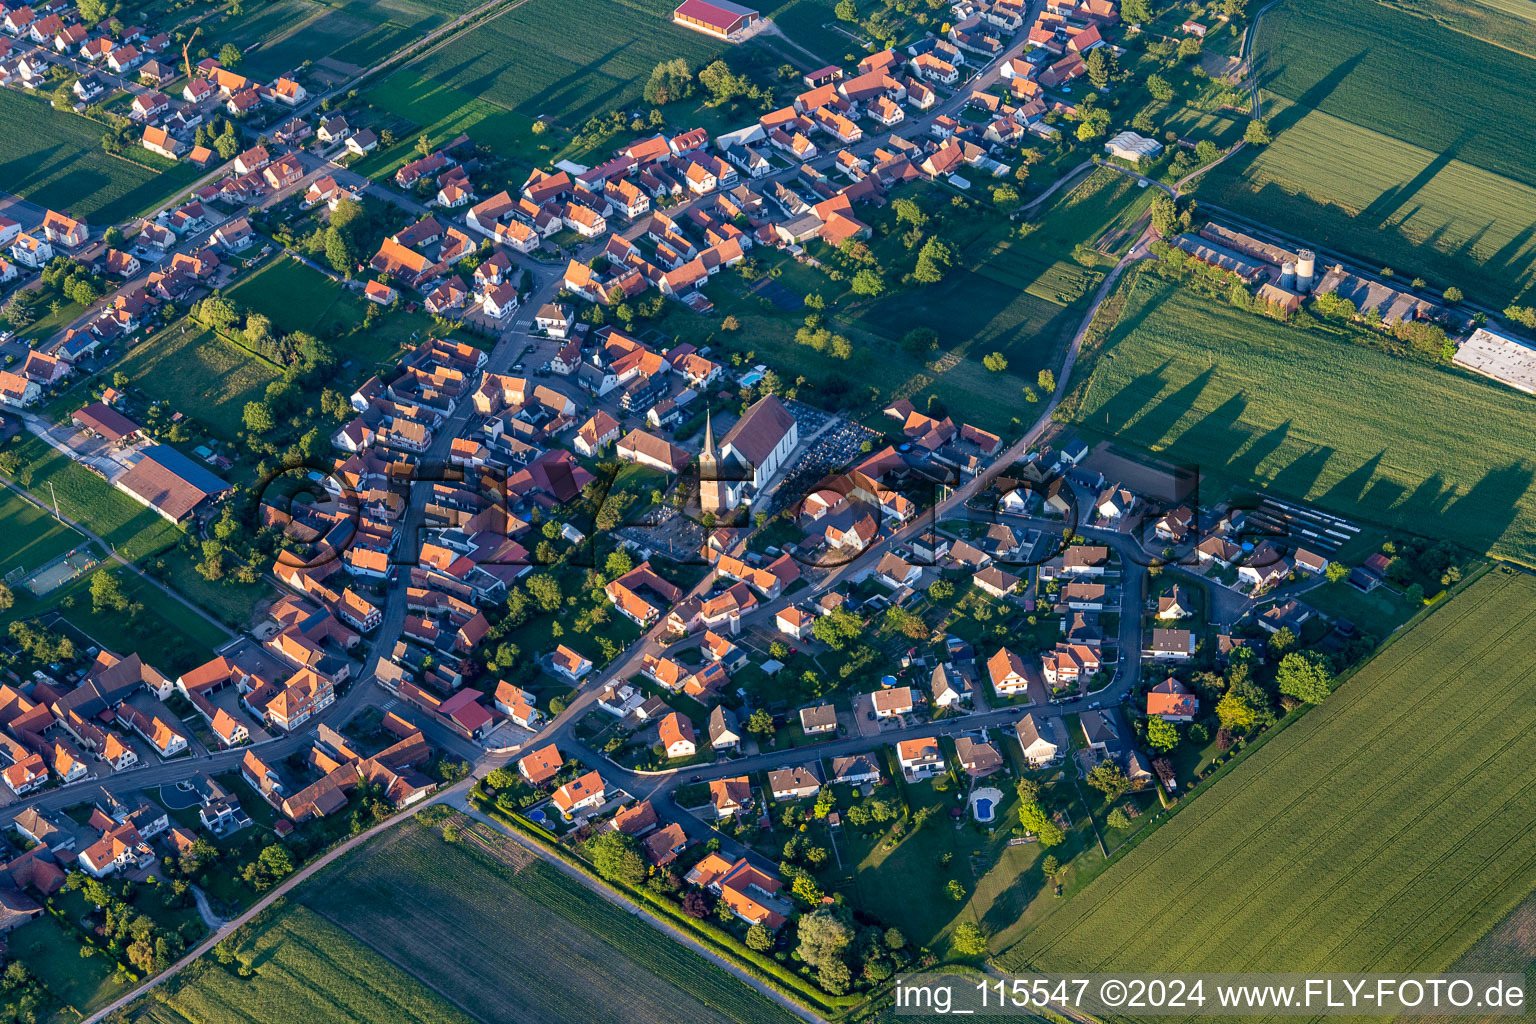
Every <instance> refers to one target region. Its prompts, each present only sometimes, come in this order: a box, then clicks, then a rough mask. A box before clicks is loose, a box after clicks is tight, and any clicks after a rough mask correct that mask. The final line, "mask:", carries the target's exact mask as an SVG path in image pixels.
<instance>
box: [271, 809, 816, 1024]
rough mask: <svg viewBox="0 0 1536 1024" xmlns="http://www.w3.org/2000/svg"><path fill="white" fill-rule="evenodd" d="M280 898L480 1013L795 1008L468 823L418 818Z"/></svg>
mask: <svg viewBox="0 0 1536 1024" xmlns="http://www.w3.org/2000/svg"><path fill="white" fill-rule="evenodd" d="M464 824H467V823H466V822H463V821H461V825H464ZM477 827H478V826H477ZM523 856H526V854H524V855H523ZM293 898H294V899H295V901H296V902H299V903H301V904H303V906H304V907H307V908H310V909H312V910H314V911H316V912H317V913H318V914H320V915H321V916H323V917H324V918H326V919H327V920H329V921H331V922H333V923H334V924H336V925H338V926H339V927H340V928H342V929H345V930H346V931H348V932H350V933H351V934H352V935H354V936H356V937H357V938H358V939H359V940H361V941H363V942H366V943H368V944H369V945H370V946H372V947H373V948H374V949H375V950H377V951H378V952H379V953H380V954H382V955H383V956H384V957H387V958H388V959H389V960H390V961H392V962H393V963H395V964H397V965H400V966H401V967H403V968H404V969H405V970H407V971H410V972H412V973H413V974H415V975H416V976H417V977H418V978H420V979H421V981H422V982H423V983H425V984H427V985H430V986H431V987H433V988H434V989H437V990H438V991H440V992H442V993H443V994H444V995H445V996H447V997H448V998H449V999H451V1000H452V1001H453V1002H454V1003H455V1004H457V1005H458V1007H460V1008H461V1009H462V1010H464V1011H465V1012H467V1013H470V1014H472V1015H473V1016H474V1017H476V1018H477V1019H479V1020H482V1021H486V1022H490V1021H496V1022H498V1024H500V1022H511V1024H535V1022H541V1021H549V1020H560V1021H565V1022H570V1024H583V1022H593V1024H599V1022H601V1024H606V1022H607V1021H611V1020H615V1019H619V1018H622V1019H624V1020H626V1021H634V1022H636V1024H647V1022H656V1024H662V1022H672V1021H680V1020H688V1021H702V1022H731V1021H734V1022H739V1024H789V1022H791V1021H793V1020H794V1018H793V1017H792V1016H791V1015H790V1014H789V1013H787V1012H786V1011H784V1010H782V1009H780V1008H779V1007H778V1006H776V1005H775V1004H773V1003H772V1002H770V1001H769V1000H768V999H766V998H765V997H763V996H761V995H759V994H758V993H756V992H755V991H753V990H752V989H749V988H748V987H747V986H745V985H743V984H742V983H741V982H739V981H737V980H736V979H734V978H732V977H730V976H729V975H727V974H726V973H724V972H723V971H721V970H719V969H718V968H716V967H714V966H712V965H706V964H705V963H704V961H702V960H701V959H700V958H699V957H698V955H697V954H695V953H694V952H693V951H692V950H691V949H689V948H687V947H685V946H683V945H682V944H680V943H678V942H675V941H673V940H671V939H670V938H667V937H664V936H662V935H659V934H657V932H656V931H655V930H654V929H652V928H651V927H650V925H648V924H646V923H645V922H644V921H641V920H637V919H636V918H635V917H634V916H633V915H632V914H630V913H629V912H628V911H627V910H625V909H622V908H620V907H617V906H615V905H613V904H611V903H609V902H608V901H606V900H604V899H603V898H602V897H600V896H598V895H597V894H596V893H593V892H592V891H590V890H589V889H587V888H586V887H585V886H584V885H582V883H581V882H579V881H576V880H574V879H571V878H568V877H567V876H566V875H564V874H562V873H561V872H560V871H559V870H558V869H556V868H554V867H551V866H550V865H548V864H546V863H545V862H543V861H542V860H536V859H530V860H526V861H520V862H519V863H518V864H517V865H516V866H515V868H514V867H511V866H508V865H507V864H506V863H503V862H502V861H501V860H499V859H493V858H492V857H491V856H490V855H488V854H486V853H485V852H484V850H483V848H482V847H481V846H480V845H479V842H478V841H477V840H475V839H473V838H472V837H470V836H463V837H461V839H460V841H459V842H458V843H456V844H449V843H446V842H444V841H443V839H442V838H441V837H440V836H439V835H438V834H436V833H434V832H433V831H431V830H430V829H428V828H427V827H426V826H424V825H421V824H419V823H410V824H406V825H403V826H401V827H399V828H397V829H396V830H394V831H393V832H391V833H390V834H389V835H388V836H387V837H384V838H383V839H381V840H379V841H375V842H372V843H369V844H368V845H367V846H365V847H363V848H362V849H360V850H358V851H356V852H354V853H352V854H350V855H348V856H347V857H346V858H344V859H343V860H341V861H340V862H339V863H338V864H337V865H336V866H334V867H332V868H329V869H327V871H326V872H324V873H323V875H322V876H321V877H319V878H317V879H315V880H314V881H313V882H311V883H310V884H309V885H307V886H305V887H304V888H303V889H301V890H299V892H298V893H296V894H295V895H294V897H293ZM487 949H494V950H495V951H496V955H495V956H492V957H487V956H486V955H485V951H486V950H487ZM552 951H558V955H552ZM391 973H393V972H391ZM573 979H580V982H579V983H574V982H573Z"/></svg>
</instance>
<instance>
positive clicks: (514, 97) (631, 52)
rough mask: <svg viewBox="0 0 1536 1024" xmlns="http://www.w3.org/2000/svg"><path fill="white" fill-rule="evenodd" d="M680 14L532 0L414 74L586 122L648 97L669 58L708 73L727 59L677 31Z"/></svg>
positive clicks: (512, 105)
mask: <svg viewBox="0 0 1536 1024" xmlns="http://www.w3.org/2000/svg"><path fill="white" fill-rule="evenodd" d="M672 6H675V5H672ZM670 10H671V7H670V6H667V5H663V4H656V3H644V4H643V5H641V4H638V3H637V2H636V0H631V2H630V3H622V2H620V0H588V2H587V3H583V4H571V3H566V2H563V0H530V2H528V3H526V4H524V5H522V6H521V7H518V8H516V9H514V10H511V11H509V12H507V13H506V14H503V15H500V16H498V17H495V18H491V19H488V20H487V21H485V22H484V23H482V24H480V25H477V26H476V27H475V28H473V29H471V30H470V31H468V32H466V33H464V34H463V35H461V36H459V37H457V38H455V39H454V40H453V41H452V42H450V43H448V44H447V45H445V46H443V47H442V48H441V49H439V50H437V51H435V52H434V53H433V54H432V56H431V57H429V58H428V59H427V60H425V61H424V62H422V63H421V64H418V65H413V66H412V67H411V68H410V69H409V72H410V73H414V74H420V75H422V76H423V77H425V78H428V79H431V80H432V81H434V82H436V83H438V84H440V85H446V86H448V87H449V88H452V89H456V90H460V91H462V92H464V93H466V94H468V95H470V96H476V97H480V98H483V99H486V100H489V101H490V102H492V103H495V104H498V105H500V106H502V107H505V108H507V109H509V110H514V111H517V112H519V113H521V114H525V115H527V116H529V117H539V116H550V117H556V118H564V119H569V120H571V121H572V122H577V121H579V120H581V119H584V118H586V117H588V116H590V115H592V114H595V113H598V112H601V111H607V110H612V109H615V108H616V107H621V106H622V105H624V104H627V103H633V102H636V101H638V100H639V98H640V92H641V88H642V86H643V85H644V84H645V80H646V77H647V76H649V75H650V73H651V69H652V68H654V67H655V66H656V65H657V64H658V63H659V62H661V61H664V60H671V59H672V58H674V57H682V58H684V59H686V60H687V61H688V62H689V63H690V64H691V65H692V66H693V67H694V68H699V67H702V66H703V65H704V64H706V63H708V62H709V61H710V60H711V59H713V58H714V57H715V56H716V55H717V54H718V52H719V50H720V47H719V46H718V45H716V44H714V43H712V42H711V41H710V40H709V39H708V38H707V37H704V36H701V35H698V34H696V33H692V32H688V31H686V30H683V29H679V28H674V27H673V26H672V25H671V24H670ZM512 55H516V57H515V59H511V57H512Z"/></svg>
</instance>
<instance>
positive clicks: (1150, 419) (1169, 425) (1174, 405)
mask: <svg viewBox="0 0 1536 1024" xmlns="http://www.w3.org/2000/svg"><path fill="white" fill-rule="evenodd" d="M1215 375H1216V371H1215V369H1214V368H1210V369H1206V370H1204V371H1202V372H1201V373H1200V374H1198V375H1196V376H1195V377H1192V378H1190V380H1189V383H1187V384H1185V385H1183V386H1182V387H1180V388H1179V389H1177V390H1176V391H1173V392H1170V393H1169V394H1168V395H1166V396H1164V397H1162V398H1160V399H1157V400H1156V401H1155V402H1153V403H1151V404H1149V405H1148V406H1147V407H1146V408H1145V409H1143V410H1142V412H1141V415H1140V416H1138V417H1137V418H1136V419H1134V420H1129V421H1127V424H1126V426H1127V427H1128V428H1129V429H1130V430H1132V431H1134V432H1135V433H1137V434H1140V435H1142V437H1144V438H1145V439H1146V440H1147V441H1148V442H1157V441H1164V440H1168V439H1170V437H1171V435H1172V434H1173V428H1174V427H1175V426H1176V425H1177V424H1178V422H1179V421H1180V420H1181V419H1183V418H1184V417H1186V416H1188V415H1189V414H1190V411H1191V410H1192V409H1194V408H1195V406H1196V405H1197V404H1198V403H1199V401H1200V396H1201V395H1202V394H1204V393H1205V389H1206V387H1207V386H1208V385H1209V384H1210V382H1211V378H1212V377H1214V376H1215Z"/></svg>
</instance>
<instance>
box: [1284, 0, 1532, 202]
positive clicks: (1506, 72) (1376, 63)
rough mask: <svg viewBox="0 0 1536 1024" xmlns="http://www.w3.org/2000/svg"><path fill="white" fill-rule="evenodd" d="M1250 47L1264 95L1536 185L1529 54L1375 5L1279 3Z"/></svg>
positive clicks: (1317, 0) (1357, 0)
mask: <svg viewBox="0 0 1536 1024" xmlns="http://www.w3.org/2000/svg"><path fill="white" fill-rule="evenodd" d="M1255 48H1256V53H1255V59H1256V61H1257V62H1258V63H1257V68H1258V71H1259V74H1260V75H1261V80H1262V82H1263V85H1264V87H1265V88H1266V89H1269V90H1270V91H1272V92H1276V93H1279V94H1280V95H1281V96H1284V97H1286V98H1287V99H1291V100H1295V101H1297V102H1298V103H1301V104H1303V105H1305V106H1306V107H1310V108H1316V109H1318V110H1322V111H1324V112H1325V113H1329V114H1333V115H1334V116H1336V117H1341V118H1343V119H1344V120H1346V121H1351V122H1353V123H1355V124H1358V125H1360V126H1361V127H1364V128H1369V129H1371V130H1372V131H1377V132H1380V133H1382V134H1384V135H1388V136H1391V137H1392V138H1396V139H1401V140H1403V141H1404V142H1409V143H1412V144H1413V145H1415V146H1419V147H1421V148H1423V149H1427V150H1430V151H1431V152H1433V153H1437V154H1445V155H1447V156H1452V157H1455V158H1457V159H1460V160H1464V161H1466V162H1468V163H1471V164H1475V165H1477V166H1479V167H1485V168H1487V169H1488V170H1491V171H1493V172H1495V173H1497V174H1502V175H1505V176H1506V177H1510V178H1514V179H1516V180H1518V181H1524V182H1526V183H1527V184H1536V167H1533V166H1532V164H1531V162H1530V160H1528V159H1527V157H1526V148H1527V147H1526V142H1525V140H1526V139H1527V138H1528V137H1529V134H1530V131H1531V128H1532V126H1533V120H1536V63H1533V62H1532V60H1531V58H1529V57H1526V56H1523V55H1521V54H1517V53H1512V52H1510V51H1508V50H1504V49H1501V48H1499V47H1496V46H1491V45H1489V44H1488V43H1484V42H1482V41H1481V40H1477V39H1473V38H1471V37H1470V36H1465V35H1460V34H1457V33H1454V32H1447V31H1445V30H1444V29H1443V28H1441V27H1440V26H1438V25H1436V24H1435V23H1433V22H1430V21H1426V20H1425V19H1423V18H1416V17H1413V16H1411V15H1407V14H1403V13H1401V12H1397V11H1393V10H1391V9H1390V8H1387V7H1383V6H1382V5H1381V4H1378V3H1374V2H1373V0H1326V2H1325V0H1297V2H1293V3H1286V4H1282V5H1280V6H1277V7H1276V8H1275V9H1274V10H1272V11H1270V12H1269V13H1267V14H1266V15H1265V16H1264V20H1263V21H1262V22H1261V23H1260V28H1259V38H1258V41H1257V43H1256V47H1255ZM1471 68H1476V69H1477V70H1476V73H1475V74H1469V73H1468V69H1471ZM1410 174H1411V171H1410ZM1407 177H1408V175H1405V180H1406V178H1407Z"/></svg>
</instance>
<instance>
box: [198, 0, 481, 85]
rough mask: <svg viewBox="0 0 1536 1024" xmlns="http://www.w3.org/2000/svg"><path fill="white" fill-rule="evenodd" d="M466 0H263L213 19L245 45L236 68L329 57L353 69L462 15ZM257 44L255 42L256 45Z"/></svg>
mask: <svg viewBox="0 0 1536 1024" xmlns="http://www.w3.org/2000/svg"><path fill="white" fill-rule="evenodd" d="M466 6H467V0H428V2H422V0H383V2H374V0H339V2H332V3H322V2H319V0H268V2H266V3H262V4H253V5H249V6H248V7H246V8H244V9H243V12H242V13H241V14H240V15H237V16H231V17H229V18H228V19H226V20H225V21H224V22H222V23H220V24H219V32H220V38H222V39H225V40H226V41H230V42H234V43H235V45H237V46H240V47H242V48H251V47H255V48H254V49H251V50H250V52H249V53H248V54H247V56H246V60H245V64H244V66H243V68H242V70H244V71H246V72H247V73H249V74H255V75H258V76H261V77H264V78H265V77H271V76H274V75H279V74H283V73H285V72H287V71H290V70H292V69H293V68H295V67H297V66H298V65H299V64H300V63H302V62H304V61H306V60H311V61H318V60H323V59H327V58H329V59H331V60H333V61H339V62H341V63H342V64H350V65H353V66H355V67H357V68H359V69H361V68H365V67H369V66H371V65H373V64H376V63H378V62H380V61H383V60H384V59H385V58H386V57H388V56H389V55H390V54H392V53H394V52H395V51H396V50H398V49H400V48H401V47H403V46H405V45H407V44H408V43H410V42H412V41H414V40H415V39H418V38H420V37H421V36H423V35H425V34H426V33H428V32H430V31H432V30H433V29H435V28H438V27H439V26H441V25H442V24H443V23H445V22H446V21H447V20H448V16H449V15H458V14H462V13H463V12H464V10H465V9H466ZM258 44H259V45H258Z"/></svg>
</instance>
